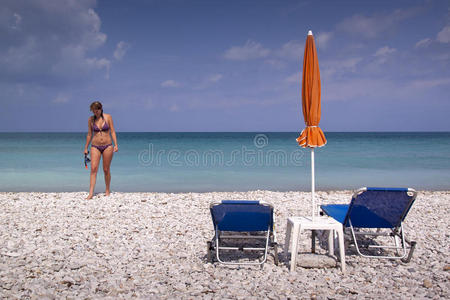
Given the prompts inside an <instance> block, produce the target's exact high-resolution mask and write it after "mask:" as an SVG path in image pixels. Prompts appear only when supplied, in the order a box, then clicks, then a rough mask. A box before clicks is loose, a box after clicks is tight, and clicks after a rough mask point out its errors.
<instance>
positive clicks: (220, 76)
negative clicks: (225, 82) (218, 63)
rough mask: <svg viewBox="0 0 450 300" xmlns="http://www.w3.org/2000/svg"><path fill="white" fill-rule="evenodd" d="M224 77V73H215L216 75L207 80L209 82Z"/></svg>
mask: <svg viewBox="0 0 450 300" xmlns="http://www.w3.org/2000/svg"><path fill="white" fill-rule="evenodd" d="M222 78H223V75H222V74H214V75H211V76H209V77H208V78H207V79H206V80H207V81H209V82H218V81H219V80H221V79H222Z"/></svg>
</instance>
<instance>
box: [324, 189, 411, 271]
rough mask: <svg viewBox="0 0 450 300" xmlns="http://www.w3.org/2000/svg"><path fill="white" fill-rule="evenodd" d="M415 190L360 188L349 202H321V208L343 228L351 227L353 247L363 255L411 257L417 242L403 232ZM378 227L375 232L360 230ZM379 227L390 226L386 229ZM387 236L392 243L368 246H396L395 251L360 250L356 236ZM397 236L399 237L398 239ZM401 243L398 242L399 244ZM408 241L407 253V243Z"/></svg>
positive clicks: (386, 247) (403, 258)
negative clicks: (372, 252)
mask: <svg viewBox="0 0 450 300" xmlns="http://www.w3.org/2000/svg"><path fill="white" fill-rule="evenodd" d="M416 196H417V192H416V191H415V190H413V189H406V188H361V189H359V190H358V191H356V192H355V193H354V194H353V197H352V201H351V202H350V204H330V205H322V206H321V208H322V211H323V212H324V213H325V214H327V215H328V216H331V217H333V218H334V219H336V220H337V221H338V222H340V223H342V224H343V226H344V230H345V229H346V228H350V230H351V233H352V238H353V241H354V243H355V247H356V251H357V252H358V254H359V255H361V256H364V257H374V258H390V259H402V260H403V261H404V262H409V261H410V260H411V257H412V254H413V252H414V248H415V245H416V243H415V242H413V241H409V240H408V239H407V238H406V237H405V235H404V233H403V225H402V222H403V221H404V219H405V217H406V215H407V214H408V211H409V209H410V208H411V206H412V204H413V203H414V200H415V199H416ZM365 228H377V229H378V230H377V231H376V232H374V231H373V230H372V231H370V230H369V231H367V230H364V231H363V230H361V229H365ZM382 229H389V230H388V232H385V231H386V230H382ZM364 235H366V236H375V237H376V236H383V235H384V236H390V237H392V238H393V239H394V244H393V245H389V246H382V245H377V244H373V243H371V244H369V245H368V248H380V249H383V248H384V249H395V250H397V251H399V250H402V251H400V253H398V252H397V255H382V254H381V255H371V254H368V252H367V250H366V251H364V252H365V253H362V252H361V250H360V249H361V246H360V245H359V244H358V240H357V239H356V236H364ZM399 240H400V241H399ZM399 243H400V244H399ZM406 244H408V245H409V248H410V250H409V254H408V253H407V246H406Z"/></svg>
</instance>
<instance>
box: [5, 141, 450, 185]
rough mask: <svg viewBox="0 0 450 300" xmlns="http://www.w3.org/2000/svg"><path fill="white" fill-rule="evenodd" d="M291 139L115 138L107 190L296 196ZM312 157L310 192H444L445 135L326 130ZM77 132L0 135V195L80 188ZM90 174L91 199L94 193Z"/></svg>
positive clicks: (306, 159) (301, 180) (305, 160)
mask: <svg viewBox="0 0 450 300" xmlns="http://www.w3.org/2000/svg"><path fill="white" fill-rule="evenodd" d="M297 136H298V133H294V132H276V133H271V132H269V133H266V132H248V133H229V132H217V133H154V132H151V133H141V132H139V133H133V132H119V133H118V134H117V137H118V143H119V152H117V153H115V155H114V158H113V161H112V166H111V172H112V184H111V187H112V190H113V191H117V192H190V191H192V192H205V191H247V190H256V189H263V190H273V191H287V190H302V191H309V190H310V184H311V181H310V180H311V173H310V150H309V149H303V148H300V147H299V146H297V143H296V141H295V139H296V138H297ZM326 137H327V139H328V143H327V144H326V146H324V147H322V148H319V149H316V150H315V165H316V189H317V190H319V191H320V190H342V189H355V188H358V187H362V186H389V187H412V188H415V189H420V190H422V189H426V190H449V189H450V133H449V132H426V133H424V132H407V133H406V132H398V133H397V132H370V133H365V132H364V133H348V132H346V133H338V132H329V133H326ZM85 140H86V136H85V133H0V191H3V192H9V191H27V192H29V191H36V192H61V191H87V190H88V188H89V171H88V170H86V169H85V168H84V163H83V158H84V155H83V148H84V143H85ZM104 188H105V184H104V181H103V172H102V169H101V168H100V170H99V174H98V177H97V187H96V192H102V191H104Z"/></svg>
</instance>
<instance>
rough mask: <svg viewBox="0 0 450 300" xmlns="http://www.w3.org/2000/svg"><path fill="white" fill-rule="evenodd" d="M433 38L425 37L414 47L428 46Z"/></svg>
mask: <svg viewBox="0 0 450 300" xmlns="http://www.w3.org/2000/svg"><path fill="white" fill-rule="evenodd" d="M431 42H432V40H431V39H430V38H425V39H423V40H420V41H418V42H417V43H416V45H415V46H414V48H426V47H428V46H429V45H430V44H431Z"/></svg>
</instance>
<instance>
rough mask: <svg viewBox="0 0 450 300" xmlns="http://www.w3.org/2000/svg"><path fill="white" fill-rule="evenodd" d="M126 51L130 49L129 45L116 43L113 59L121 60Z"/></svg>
mask: <svg viewBox="0 0 450 300" xmlns="http://www.w3.org/2000/svg"><path fill="white" fill-rule="evenodd" d="M128 49H130V44H128V43H126V42H124V41H120V42H119V43H117V46H116V50H114V58H115V59H117V60H122V58H123V57H124V56H125V54H126V53H127V51H128Z"/></svg>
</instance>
